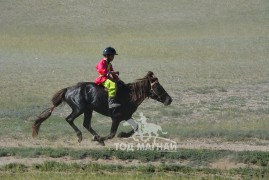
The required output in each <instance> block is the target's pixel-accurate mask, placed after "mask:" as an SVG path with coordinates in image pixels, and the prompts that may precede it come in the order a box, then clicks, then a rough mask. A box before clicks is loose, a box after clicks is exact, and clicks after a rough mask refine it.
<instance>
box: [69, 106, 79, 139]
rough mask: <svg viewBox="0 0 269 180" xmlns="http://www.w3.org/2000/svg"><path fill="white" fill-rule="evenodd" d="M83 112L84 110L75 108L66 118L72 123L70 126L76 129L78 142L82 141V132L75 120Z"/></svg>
mask: <svg viewBox="0 0 269 180" xmlns="http://www.w3.org/2000/svg"><path fill="white" fill-rule="evenodd" d="M81 114H82V111H80V110H78V109H73V111H72V113H71V114H70V115H69V116H67V118H66V119H65V120H66V121H67V122H68V123H69V124H70V126H71V127H72V128H73V129H74V130H75V132H76V134H77V137H78V142H81V141H82V133H81V131H80V130H79V129H78V127H77V126H76V125H75V124H74V120H75V119H76V118H77V117H78V116H80V115H81Z"/></svg>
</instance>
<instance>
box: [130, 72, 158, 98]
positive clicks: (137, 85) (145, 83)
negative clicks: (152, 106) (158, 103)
mask: <svg viewBox="0 0 269 180" xmlns="http://www.w3.org/2000/svg"><path fill="white" fill-rule="evenodd" d="M152 76H153V72H151V71H149V72H148V74H147V75H146V76H145V77H143V78H140V79H137V80H136V81H135V82H133V83H128V84H127V86H128V87H129V88H130V90H131V93H130V96H131V101H132V102H137V101H140V100H144V99H145V98H147V97H148V91H149V88H150V79H152Z"/></svg>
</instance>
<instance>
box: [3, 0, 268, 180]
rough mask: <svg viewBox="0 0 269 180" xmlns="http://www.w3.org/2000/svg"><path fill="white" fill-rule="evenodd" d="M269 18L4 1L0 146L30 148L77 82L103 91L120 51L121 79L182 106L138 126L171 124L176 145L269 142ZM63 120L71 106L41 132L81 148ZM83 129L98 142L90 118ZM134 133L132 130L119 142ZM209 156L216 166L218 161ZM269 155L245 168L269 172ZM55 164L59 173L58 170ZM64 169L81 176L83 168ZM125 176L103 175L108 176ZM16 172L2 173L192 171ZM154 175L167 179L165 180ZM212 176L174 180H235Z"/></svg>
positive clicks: (208, 6) (209, 9)
mask: <svg viewBox="0 0 269 180" xmlns="http://www.w3.org/2000/svg"><path fill="white" fill-rule="evenodd" d="M268 7H269V3H268V2H267V1H262V0H253V1H248V2H246V1H244V0H237V1H232V0H228V1H212V0H206V1H201V2H200V1H199V2H197V1H195V0H171V1H169V3H167V2H164V1H160V0H157V1H156V0H149V1H136V2H132V1H123V0H122V1H116V0H112V1H110V2H109V5H108V4H107V1H105V0H99V1H94V2H93V1H86V0H82V1H79V2H73V1H72V2H71V1H57V2H55V1H52V0H48V1H34V0H29V1H19V2H16V5H15V4H14V3H12V2H11V1H1V2H0V11H1V16H0V54H1V56H0V77H1V78H0V136H1V138H8V139H10V141H12V140H13V139H14V140H17V141H18V140H21V141H25V139H26V138H29V136H30V135H31V126H32V123H33V120H34V119H35V117H36V116H37V115H39V113H40V112H41V111H43V109H45V108H47V107H49V106H50V98H51V97H52V95H53V94H54V93H55V92H56V91H58V90H59V89H61V88H63V87H67V86H71V85H74V84H76V83H77V82H81V81H93V80H94V79H95V78H96V77H97V73H96V71H95V65H96V64H97V62H98V61H99V60H100V59H101V58H102V57H101V53H102V50H103V49H104V48H105V47H107V46H113V47H115V48H116V50H117V52H118V53H119V56H117V57H116V59H115V61H114V62H113V65H114V68H115V69H116V70H119V71H120V72H121V74H120V76H121V78H122V80H124V81H125V82H131V81H134V80H135V79H137V78H141V77H143V76H144V75H145V74H146V73H147V71H149V70H151V71H153V72H154V73H155V74H156V76H157V77H158V78H159V81H160V82H161V84H162V85H163V87H164V88H165V89H166V90H167V92H168V93H169V94H170V95H171V96H172V98H173V103H172V105H171V106H169V107H165V108H164V107H163V105H161V104H160V103H155V101H152V100H146V101H145V102H144V103H143V104H142V105H141V107H139V109H138V112H137V113H135V114H134V117H135V118H139V113H140V112H143V113H144V115H145V116H146V117H147V118H148V121H149V122H152V123H156V124H158V125H161V126H162V129H163V131H166V132H168V134H167V135H165V137H167V138H168V137H173V138H176V139H180V138H197V139H199V138H216V137H217V138H219V139H222V140H223V141H226V140H229V141H246V140H247V141H249V140H252V139H253V138H255V139H258V140H269V134H268V129H269V123H268V122H269V121H268V112H269V111H268V103H269V98H268V97H269V90H268V87H269V81H268V76H269V71H268V68H269V61H268V57H269V46H268V44H269V29H268V26H269V21H268V19H269V13H268ZM63 111H64V114H66V115H67V114H68V112H65V111H66V109H65V108H61V107H60V108H58V111H57V112H56V113H55V114H53V116H52V117H51V118H50V119H49V120H47V121H46V122H45V123H44V124H42V126H41V130H40V134H39V138H41V139H47V140H49V141H53V142H58V141H61V140H62V138H66V139H70V138H76V136H75V133H74V131H73V129H72V128H71V127H70V126H69V125H68V123H66V122H65V120H64V117H59V114H60V113H61V112H63ZM92 121H93V127H94V128H95V129H96V130H97V131H98V133H100V134H101V135H106V134H107V133H108V131H109V129H110V123H108V122H110V119H108V118H106V117H103V116H101V115H97V114H94V116H93V120H92ZM75 123H76V124H77V125H78V127H79V128H80V129H81V130H82V132H83V135H84V138H89V137H88V136H87V135H88V134H89V133H88V132H87V131H86V130H85V128H83V127H82V117H80V118H78V119H77V120H76V121H75ZM126 129H128V127H127V128H126V127H122V126H121V127H120V129H119V131H122V130H126ZM247 141H246V142H247ZM26 149H27V148H26ZM9 150H10V151H11V152H10V153H14V155H15V156H21V157H27V156H29V157H32V156H33V157H35V156H39V155H40V154H42V153H43V155H46V156H52V157H58V156H60V157H61V156H64V155H66V154H68V156H72V157H73V158H80V157H82V158H83V157H84V156H91V157H92V156H94V155H93V154H94V153H93V152H92V151H91V153H93V154H91V153H90V155H89V154H88V153H87V152H83V153H82V154H81V152H74V151H71V152H72V153H71V154H69V153H67V152H65V151H63V150H53V149H47V150H44V151H43V150H41V149H37V150H33V149H27V150H25V149H20V150H21V151H22V152H17V150H15V149H12V148H11V149H9ZM1 151H2V150H1ZM28 151H29V152H28ZM202 152H203V153H205V154H206V155H205V156H206V157H207V156H210V157H211V156H213V157H214V156H218V155H216V154H215V155H213V154H214V153H213V154H212V152H210V153H209V154H211V155H207V153H208V152H204V151H202ZM5 153H7V152H5ZM5 153H4V154H5ZM106 153H107V152H104V154H105V155H106ZM195 153H197V157H196V158H198V159H199V158H200V159H203V158H204V156H203V154H200V153H199V152H196V151H195V150H194V152H192V154H191V157H189V156H187V157H188V158H190V159H191V158H193V157H194V155H193V154H195ZM217 154H218V153H217ZM258 154H259V153H258ZM99 155H100V154H99ZM105 155H104V156H105ZM114 155H115V154H114ZM142 155H144V156H146V157H144V160H152V159H155V158H157V159H158V157H159V155H156V154H149V155H148V154H142ZM142 155H141V154H139V153H138V155H137V156H141V157H139V158H140V159H141V160H142V157H143V156H142ZM115 156H119V158H120V157H121V158H122V159H124V158H131V157H132V154H128V153H127V154H117V155H115ZM156 156H157V157H156ZM265 156H266V157H264V156H263V155H262V156H260V155H257V157H256V155H254V154H248V155H247V157H246V158H242V159H240V160H239V159H237V160H236V161H238V162H245V163H250V164H253V165H256V164H259V165H261V166H262V165H264V164H266V163H264V161H262V160H261V159H262V158H264V159H267V155H265ZM236 157H239V156H235V159H236ZM240 157H241V156H240ZM253 157H254V159H253ZM261 157H262V158H261ZM135 158H138V157H135ZM174 158H175V157H174ZM177 158H179V157H177ZM171 159H172V158H171ZM206 161H209V160H206ZM51 164H52V165H51V166H54V165H55V162H53V163H51ZM198 164H199V163H198ZM58 165H59V166H62V167H64V168H67V169H71V170H72V169H73V170H75V169H76V168H74V167H75V166H77V165H70V166H68V165H67V164H58ZM39 166H40V168H41V167H42V168H45V167H43V166H48V164H46V165H39ZM73 166H74V167H73ZM90 166H91V165H89V168H90ZM190 166H191V165H190ZM116 167H118V166H115V167H106V166H100V168H101V169H102V168H103V169H109V168H111V169H113V168H116ZM6 168H7V171H8V172H7V173H4V174H0V178H1V179H10V178H12V176H13V177H14V178H16V179H17V178H18V179H28V178H30V179H43V178H44V179H45V178H46V179H50V177H51V178H53V179H63V178H66V179H89V178H96V179H108V178H112V179H113V178H114V179H117V178H122V179H131V178H132V179H141V178H144V179H149V178H154V179H156V178H159V179H166V178H171V179H174V176H169V174H168V173H166V170H164V169H174V170H171V171H172V172H174V171H176V170H177V169H181V170H182V169H184V168H185V167H178V166H169V167H162V168H163V169H161V168H160V169H158V168H159V167H151V166H150V167H145V169H147V170H144V169H143V168H142V167H141V168H142V169H143V170H141V169H140V170H139V168H136V169H135V171H137V172H138V173H135V172H134V171H132V172H131V177H130V175H129V174H124V175H122V174H120V175H119V174H118V173H115V174H113V173H111V172H109V173H107V172H102V171H100V172H99V171H98V173H89V174H88V173H86V172H84V171H82V172H79V173H76V172H74V173H72V174H70V173H67V172H56V171H55V170H53V168H50V167H49V168H48V172H49V171H52V174H50V175H49V173H47V172H38V170H37V169H35V168H34V167H26V166H24V165H18V164H14V165H10V167H9V166H7V167H6ZM124 168H126V167H123V169H124ZM188 168H189V167H187V168H186V169H188ZM8 169H11V171H14V173H12V172H10V171H9V170H8ZM29 169H30V170H29ZM78 169H81V167H78ZM78 169H76V170H78ZM190 169H191V168H190ZM159 170H160V172H159ZM147 171H155V172H156V171H158V176H154V175H152V174H151V173H150V172H147ZM162 171H165V173H164V174H162ZM167 171H168V170H167ZM169 171H170V170H169ZM206 171H207V170H201V172H202V173H201V174H200V170H197V169H195V170H190V173H187V175H186V174H181V173H179V174H177V172H176V174H173V175H175V176H176V175H177V176H178V175H179V176H181V175H182V176H184V177H182V179H188V178H191V179H193V178H196V177H201V178H203V177H204V179H208V178H210V177H212V176H214V177H215V179H218V178H219V179H225V178H223V177H224V176H222V175H223V174H221V172H220V171H215V172H210V173H209V174H207V173H205V172H206ZM18 172H20V173H21V174H20V173H18ZM225 173H228V174H232V175H235V174H237V173H238V174H240V175H242V177H243V179H255V178H256V179H258V178H261V177H265V179H266V177H268V175H267V174H268V171H267V170H265V171H263V170H256V169H251V170H249V169H236V170H234V171H230V172H225ZM266 173H267V174H266ZM193 174H194V175H193ZM197 174H198V175H197ZM218 174H220V176H218ZM264 174H266V175H264ZM185 175H186V176H185ZM227 178H229V176H228V177H227Z"/></svg>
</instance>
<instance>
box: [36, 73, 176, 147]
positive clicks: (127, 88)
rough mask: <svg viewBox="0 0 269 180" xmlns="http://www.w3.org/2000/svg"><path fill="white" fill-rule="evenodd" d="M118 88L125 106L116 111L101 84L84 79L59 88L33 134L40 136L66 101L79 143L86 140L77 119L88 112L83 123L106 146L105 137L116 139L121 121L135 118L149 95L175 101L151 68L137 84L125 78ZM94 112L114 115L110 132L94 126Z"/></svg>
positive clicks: (39, 117)
mask: <svg viewBox="0 0 269 180" xmlns="http://www.w3.org/2000/svg"><path fill="white" fill-rule="evenodd" d="M117 87H118V89H117V96H116V97H117V101H118V102H119V103H120V104H121V106H120V107H117V108H114V109H112V110H111V109H109V108H108V93H107V91H106V89H105V88H104V87H103V86H102V85H97V84H95V83H93V82H80V83H77V84H76V85H75V86H70V87H66V88H63V89H61V90H59V91H58V92H56V93H55V94H54V95H53V97H52V99H51V102H52V106H51V107H50V108H47V109H46V110H45V111H43V112H42V113H41V114H40V115H39V116H38V117H37V119H36V120H35V121H34V124H33V126H32V128H33V130H32V136H33V137H36V136H37V135H38V132H39V129H40V126H41V124H42V123H43V122H44V121H45V120H46V119H48V118H49V117H50V116H51V114H52V112H53V110H54V109H55V108H56V107H57V106H59V105H60V104H62V103H63V102H65V103H66V104H68V105H69V106H70V107H71V109H72V112H71V114H70V115H68V116H67V117H66V119H65V120H66V121H67V122H68V123H69V125H70V126H71V127H72V128H73V129H74V130H75V132H76V135H77V137H78V142H79V143H80V142H81V141H82V133H81V131H80V130H79V129H78V127H77V126H76V125H75V124H74V120H75V119H76V118H77V117H79V116H80V115H81V114H84V120H83V126H84V127H85V128H86V129H87V130H88V131H89V132H90V133H91V134H92V135H93V141H97V142H99V143H100V144H101V145H105V143H104V141H105V140H108V139H112V138H113V137H114V136H115V135H116V132H117V129H118V126H119V124H120V122H121V121H127V122H129V123H130V121H132V115H133V113H134V112H135V111H136V110H137V108H138V106H139V105H140V104H141V103H142V102H143V101H144V100H145V99H146V98H151V99H154V100H156V101H159V102H161V103H163V104H164V105H170V104H171V103H172V98H171V97H170V96H169V94H168V93H167V92H166V91H165V89H164V88H163V87H162V85H161V84H160V83H159V81H158V78H157V77H156V76H155V75H154V73H153V72H151V71H149V72H148V73H147V75H146V76H145V77H143V78H140V79H137V80H136V81H135V82H133V83H128V84H125V83H124V82H122V81H118V82H117ZM93 111H95V112H97V113H100V114H102V115H104V116H108V117H111V119H112V125H111V129H110V134H109V135H107V136H104V137H101V136H99V135H98V134H97V133H96V131H95V130H94V129H93V128H92V126H91V118H92V112H93ZM130 124H131V123H130ZM136 130H137V128H133V129H132V130H131V131H130V132H121V133H119V134H118V137H120V138H127V137H130V136H132V135H133V134H134V132H135V131H136Z"/></svg>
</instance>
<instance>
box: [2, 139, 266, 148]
mask: <svg viewBox="0 0 269 180" xmlns="http://www.w3.org/2000/svg"><path fill="white" fill-rule="evenodd" d="M172 140H173V141H175V142H176V143H177V149H182V148H183V149H212V150H231V151H264V152H269V141H268V140H258V139H253V140H251V141H241V142H231V141H223V140H221V139H188V140H180V139H172ZM132 142H133V140H132V138H129V139H119V138H114V139H112V140H109V141H106V146H105V147H104V146H101V145H99V144H98V143H97V142H93V141H92V140H91V139H90V138H88V137H87V138H84V139H83V141H82V142H81V143H78V142H77V139H76V138H72V139H57V140H55V141H51V140H48V139H43V138H37V139H33V138H32V137H28V138H25V139H24V140H21V139H11V138H2V139H1V140H0V148H5V147H36V148H38V147H47V148H49V147H51V148H72V149H110V148H111V149H115V148H116V144H118V143H123V144H124V143H125V144H128V143H132Z"/></svg>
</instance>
